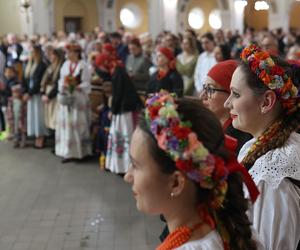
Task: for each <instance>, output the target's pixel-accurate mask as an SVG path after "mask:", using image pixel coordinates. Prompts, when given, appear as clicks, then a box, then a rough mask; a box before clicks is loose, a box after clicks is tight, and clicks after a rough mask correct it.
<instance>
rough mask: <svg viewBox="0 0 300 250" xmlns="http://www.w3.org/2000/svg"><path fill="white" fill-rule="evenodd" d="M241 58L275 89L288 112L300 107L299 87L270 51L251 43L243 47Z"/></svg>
mask: <svg viewBox="0 0 300 250" xmlns="http://www.w3.org/2000/svg"><path fill="white" fill-rule="evenodd" d="M241 59H242V61H243V62H244V63H246V64H248V65H249V67H250V69H251V71H252V72H253V73H255V74H256V75H257V76H258V77H259V79H260V80H261V81H262V82H263V83H264V84H265V85H266V86H267V87H268V88H269V89H271V90H273V91H275V93H276V95H277V97H279V98H280V102H281V103H282V106H283V108H284V109H286V110H287V113H288V114H291V113H293V112H294V111H296V110H297V107H298V106H299V107H300V93H299V91H298V89H297V87H296V86H295V85H294V84H293V82H292V79H291V77H290V76H288V74H287V73H286V72H285V71H284V69H283V68H282V67H280V66H278V65H276V64H275V62H274V60H273V59H272V58H271V56H270V55H269V53H268V52H266V51H263V50H261V49H260V48H259V47H257V46H256V45H254V44H251V45H249V46H248V47H246V48H244V49H243V51H242V53H241Z"/></svg>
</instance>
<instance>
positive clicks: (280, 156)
mask: <svg viewBox="0 0 300 250" xmlns="http://www.w3.org/2000/svg"><path fill="white" fill-rule="evenodd" d="M254 141H255V139H252V140H250V141H248V142H247V143H246V144H245V145H244V146H243V147H242V149H241V151H240V153H239V157H238V159H239V161H240V162H241V161H242V160H243V158H244V157H245V156H246V154H247V152H248V150H249V149H250V147H251V145H252V144H253V143H254ZM249 173H250V175H251V176H252V178H253V180H254V182H255V183H256V185H257V186H258V189H259V191H260V195H259V197H258V199H257V200H256V202H255V203H254V205H253V206H252V207H251V208H250V209H249V218H250V220H251V221H252V223H253V226H254V228H255V229H256V230H257V231H258V233H259V236H260V238H261V239H262V241H263V243H264V245H265V248H266V249H268V250H295V249H296V248H297V245H298V242H299V240H300V188H299V187H297V186H296V185H295V184H294V183H292V182H291V181H290V179H288V178H291V179H294V180H298V181H299V180H300V135H299V134H297V133H292V134H291V135H290V138H289V139H288V141H287V142H286V144H285V145H284V146H283V147H281V148H277V149H274V150H271V151H269V152H267V153H266V154H264V155H263V156H261V157H260V158H258V159H257V160H256V161H255V163H254V165H253V166H252V168H251V169H250V170H249ZM245 191H246V190H245ZM246 192H247V191H246ZM246 197H249V195H248V194H246Z"/></svg>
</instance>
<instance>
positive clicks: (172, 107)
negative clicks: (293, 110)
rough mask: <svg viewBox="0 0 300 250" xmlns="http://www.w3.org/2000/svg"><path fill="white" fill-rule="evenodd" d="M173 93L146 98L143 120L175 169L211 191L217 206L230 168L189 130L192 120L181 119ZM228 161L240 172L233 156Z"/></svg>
mask: <svg viewBox="0 0 300 250" xmlns="http://www.w3.org/2000/svg"><path fill="white" fill-rule="evenodd" d="M174 96H175V95H174V94H168V93H167V92H165V91H161V92H160V93H157V94H155V95H154V96H152V97H150V98H149V99H148V100H147V101H146V110H145V118H146V121H147V123H148V126H149V128H150V130H151V132H152V134H153V135H154V137H155V138H156V140H157V144H158V146H159V148H160V149H162V150H163V151H164V152H166V153H167V155H168V156H169V157H170V158H171V159H172V160H173V161H174V162H175V165H176V168H177V169H179V170H181V171H182V172H184V173H185V174H186V175H187V177H188V178H190V179H191V180H193V181H195V182H196V183H199V185H200V187H202V188H204V189H211V190H212V191H213V196H212V197H213V198H212V201H211V205H212V207H213V208H215V209H217V208H219V207H220V206H221V205H222V203H223V201H224V199H225V196H226V192H227V176H228V174H229V172H230V167H228V165H226V166H225V162H224V160H223V159H222V158H220V157H218V156H215V155H213V154H211V153H210V152H209V151H208V149H207V148H206V147H205V146H204V145H203V143H202V142H201V141H200V140H199V139H198V138H197V135H196V133H195V132H193V131H192V129H191V127H192V124H191V122H189V121H183V120H182V119H181V115H180V114H179V113H178V112H177V104H176V103H175V99H174ZM235 142H236V141H234V143H235ZM231 163H232V170H233V171H240V167H242V166H241V165H240V164H238V163H237V161H236V159H234V160H233V161H231ZM242 168H243V167H242ZM249 177H250V176H249ZM246 184H247V183H246ZM247 186H248V185H247ZM250 193H251V192H250ZM254 195H255V194H254ZM257 195H258V193H257ZM255 199H256V198H254V200H255Z"/></svg>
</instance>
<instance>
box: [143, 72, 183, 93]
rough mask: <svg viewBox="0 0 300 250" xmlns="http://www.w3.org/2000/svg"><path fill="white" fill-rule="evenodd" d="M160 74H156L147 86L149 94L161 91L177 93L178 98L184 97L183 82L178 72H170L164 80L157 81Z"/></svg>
mask: <svg viewBox="0 0 300 250" xmlns="http://www.w3.org/2000/svg"><path fill="white" fill-rule="evenodd" d="M157 74H158V72H156V73H154V74H153V75H152V76H151V78H150V81H149V82H148V86H147V94H153V93H157V92H159V91H160V90H161V89H164V90H167V91H168V92H170V93H176V94H177V96H178V97H182V96H183V80H182V77H181V75H180V74H179V73H178V72H177V70H170V71H169V72H168V74H167V75H166V76H165V77H163V78H162V79H157Z"/></svg>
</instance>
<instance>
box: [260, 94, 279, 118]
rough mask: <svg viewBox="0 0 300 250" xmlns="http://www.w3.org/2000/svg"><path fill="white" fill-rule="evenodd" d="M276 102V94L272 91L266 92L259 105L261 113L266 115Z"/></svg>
mask: <svg viewBox="0 0 300 250" xmlns="http://www.w3.org/2000/svg"><path fill="white" fill-rule="evenodd" d="M276 100H277V96H276V93H275V92H274V91H273V90H267V91H266V92H265V93H264V95H263V100H262V104H261V107H260V108H261V113H262V114H266V113H268V112H269V111H270V110H272V109H273V108H274V107H275V104H276Z"/></svg>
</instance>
